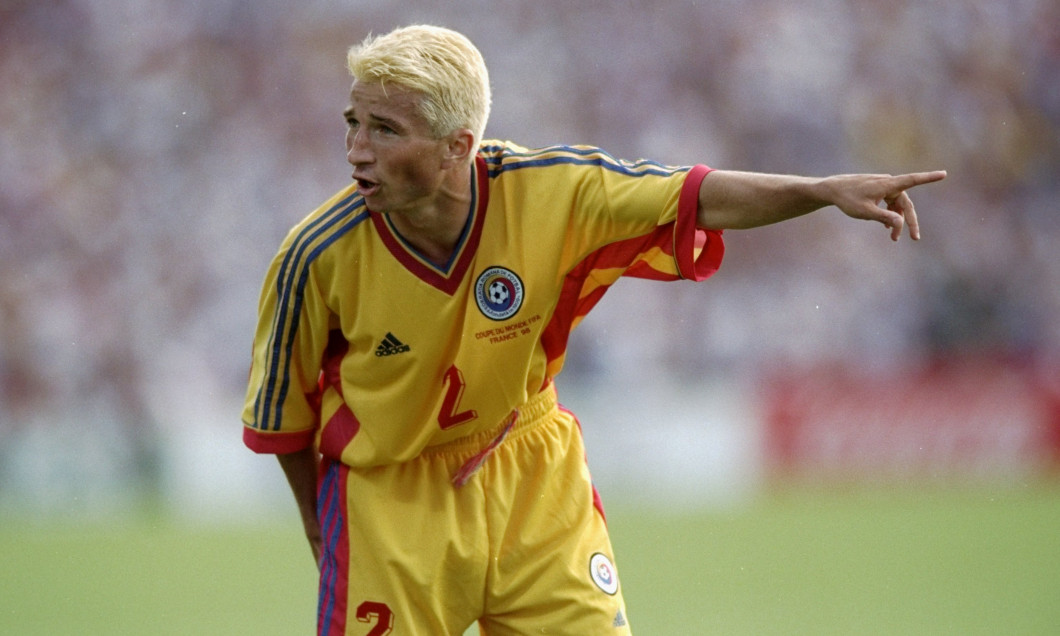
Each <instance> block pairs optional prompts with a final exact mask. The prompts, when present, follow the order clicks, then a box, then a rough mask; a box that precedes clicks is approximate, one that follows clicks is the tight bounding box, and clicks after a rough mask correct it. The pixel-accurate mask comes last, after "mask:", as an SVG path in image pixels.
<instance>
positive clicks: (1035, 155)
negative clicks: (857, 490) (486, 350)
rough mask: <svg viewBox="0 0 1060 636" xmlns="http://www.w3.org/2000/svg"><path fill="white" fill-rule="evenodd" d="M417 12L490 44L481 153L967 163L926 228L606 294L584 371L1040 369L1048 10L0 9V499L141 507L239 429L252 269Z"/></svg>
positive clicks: (854, 236)
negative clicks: (937, 363) (366, 65)
mask: <svg viewBox="0 0 1060 636" xmlns="http://www.w3.org/2000/svg"><path fill="white" fill-rule="evenodd" d="M414 22H433V23H438V24H442V25H445V26H450V27H453V28H456V29H458V30H461V31H463V32H464V33H466V34H467V35H468V36H470V37H471V38H472V40H474V41H475V42H476V43H477V44H478V45H479V47H480V49H481V50H482V52H483V54H484V56H485V58H486V61H487V64H488V65H489V67H490V70H491V78H492V84H493V88H494V107H493V116H492V119H491V122H490V125H489V127H488V129H487V135H488V136H491V137H499V138H508V139H512V140H514V141H517V142H519V143H522V144H524V145H530V146H540V145H547V144H554V143H584V144H592V145H597V146H601V147H603V148H605V149H606V150H608V151H609V152H611V153H612V154H614V155H616V156H620V157H624V158H628V159H635V158H639V157H648V158H651V159H656V160H659V161H663V162H665V163H671V164H687V163H706V164H708V165H711V166H714V167H719V168H730V169H741V170H757V171H767V172H793V173H799V174H807V175H825V174H831V173H837V172H854V171H857V172H861V171H872V172H892V173H897V172H907V171H918V170H932V169H946V170H948V171H949V178H948V179H947V180H946V181H944V182H943V183H941V184H937V185H933V186H929V187H927V188H923V189H921V190H919V191H914V192H913V193H912V194H913V198H914V201H915V202H916V204H917V209H918V210H919V212H920V219H921V226H922V230H923V234H924V239H923V240H922V241H921V242H919V243H917V244H913V243H912V242H911V241H909V240H908V238H907V237H906V238H904V239H903V240H902V241H901V242H899V244H897V245H894V244H892V243H891V242H890V241H889V240H888V238H887V232H886V230H884V229H883V228H881V227H879V226H875V225H869V224H859V223H857V222H854V221H850V220H848V219H845V218H844V217H842V215H841V214H839V213H838V212H837V211H835V210H834V209H832V210H829V211H826V212H822V213H820V214H816V215H812V216H810V217H807V218H803V219H799V220H796V221H793V222H790V223H785V224H783V225H780V226H775V227H770V228H764V229H760V230H754V231H749V232H730V233H728V234H727V235H726V244H727V250H728V252H727V258H726V262H725V264H724V265H723V267H722V270H721V272H720V273H719V274H718V275H717V276H716V277H715V278H713V279H711V280H710V281H708V282H706V283H703V284H700V285H698V286H692V285H689V284H674V285H658V284H655V285H644V284H639V283H637V282H631V283H630V284H629V285H624V286H623V285H620V286H619V288H617V289H616V290H615V291H614V292H612V296H613V297H609V298H608V299H606V300H605V301H604V303H602V304H601V306H600V307H599V308H598V312H597V314H594V315H593V316H591V317H590V319H589V320H587V321H586V323H585V324H584V325H583V328H582V329H581V330H580V332H579V334H577V335H576V337H575V340H574V342H573V344H572V347H573V351H572V355H571V358H570V362H569V365H568V369H567V371H565V373H566V374H569V375H571V376H572V378H573V379H576V380H577V379H595V380H596V381H600V380H603V381H605V382H612V381H613V382H623V381H629V379H630V378H636V377H638V376H641V377H643V376H644V375H645V374H647V375H650V377H652V378H654V379H657V380H658V381H663V380H662V379H663V378H667V377H683V378H685V379H688V378H698V377H703V378H708V377H709V378H717V377H740V378H750V379H751V380H750V381H752V382H753V380H754V378H756V377H758V376H759V375H760V374H762V373H764V372H766V371H771V370H775V369H777V368H778V367H784V366H788V367H791V368H797V367H798V366H800V365H809V364H818V363H821V362H826V363H836V364H840V365H845V366H849V367H851V368H861V369H864V368H878V369H883V370H891V371H893V370H895V369H898V370H901V369H905V368H909V367H911V366H913V367H915V366H917V365H923V364H929V363H931V361H934V360H939V359H962V358H965V357H974V358H977V359H982V357H984V356H987V357H989V358H990V359H1004V360H1017V361H1019V363H1020V364H1026V365H1032V366H1036V367H1040V368H1043V369H1050V368H1052V369H1055V368H1056V361H1057V359H1058V354H1060V258H1058V257H1057V247H1058V246H1060V215H1058V214H1057V212H1058V203H1057V201H1058V200H1060V178H1058V177H1060V4H1058V3H1057V2H1056V1H1055V0H966V1H964V2H942V1H941V0H938V1H935V0H890V1H888V2H878V1H876V0H847V1H843V0H809V1H807V2H801V3H791V2H786V1H782V0H739V1H737V0H717V1H708V0H699V1H696V0H665V1H662V2H659V1H652V2H649V1H639V0H578V1H576V2H572V1H570V0H534V1H533V2H515V1H508V0H491V1H489V2H487V1H484V0H465V1H462V2H456V3H435V2H427V1H423V0H420V1H416V0H409V1H406V2H400V3H397V2H385V1H381V0H356V1H353V0H350V1H346V2H339V1H331V0H309V1H306V2H298V3H290V2H283V1H280V0H259V1H256V2H249V1H241V0H157V1H154V2H139V1H138V0H0V136H2V143H0V502H8V503H12V502H13V503H15V504H22V503H26V502H31V503H32V505H33V506H39V507H43V508H46V509H47V508H49V507H51V508H55V509H65V508H68V507H70V506H71V505H74V507H76V504H71V500H79V499H84V500H86V501H89V500H91V501H95V500H94V499H93V498H94V497H96V498H98V497H104V498H106V495H105V494H104V495H99V494H98V493H97V494H93V493H95V492H96V491H95V490H93V489H92V487H91V486H89V484H93V483H111V484H120V485H121V487H120V488H111V489H109V490H108V489H107V488H103V489H102V490H100V492H103V493H107V492H112V491H115V490H120V491H121V492H123V493H128V492H129V490H130V489H131V490H133V491H136V492H143V493H152V492H156V491H158V490H159V489H160V488H163V487H164V484H163V483H162V482H163V481H164V480H165V479H166V477H165V474H164V469H163V468H160V467H164V466H165V462H164V461H163V458H164V457H165V456H166V454H167V453H169V452H172V450H173V448H179V447H180V444H192V445H194V444H195V443H196V440H199V443H201V444H206V443H207V442H208V441H209V443H214V441H216V440H218V439H225V440H228V443H231V444H233V445H238V443H239V438H240V435H241V428H240V424H239V410H240V402H241V399H242V393H243V390H244V384H245V380H246V374H247V367H248V361H249V353H250V343H251V336H252V331H253V327H254V323H255V312H256V304H257V298H258V293H259V290H260V285H261V280H262V276H263V273H264V268H265V266H266V264H267V263H268V261H269V260H270V258H271V257H272V255H273V253H274V251H275V249H276V247H277V246H278V244H279V242H280V240H281V239H282V237H283V235H284V234H285V233H286V231H287V229H288V228H289V227H290V226H291V225H292V224H293V223H295V222H296V221H297V220H298V219H300V218H301V217H302V216H304V215H305V214H307V213H308V212H309V211H311V210H312V209H313V208H314V207H316V206H317V205H318V204H319V203H321V202H322V201H323V200H324V199H325V198H326V197H327V196H329V195H330V194H331V193H333V192H334V191H336V190H338V189H339V188H341V187H343V186H344V185H345V184H346V183H347V182H348V179H349V170H348V167H347V166H346V164H345V157H344V149H343V134H344V125H343V120H342V109H343V107H344V106H345V102H346V98H347V91H348V88H349V78H348V76H347V74H346V71H345V69H344V55H345V50H346V48H347V47H348V46H349V45H350V44H352V43H354V42H357V41H359V40H360V39H362V38H363V37H364V36H365V35H367V34H368V33H369V32H376V33H380V32H385V31H388V30H390V29H391V28H393V27H396V26H401V25H404V24H409V23H414ZM642 382H643V380H642ZM248 452H249V451H248ZM218 461H219V462H222V461H223V460H218ZM91 501H89V503H85V504H84V505H86V506H87V505H90V503H91Z"/></svg>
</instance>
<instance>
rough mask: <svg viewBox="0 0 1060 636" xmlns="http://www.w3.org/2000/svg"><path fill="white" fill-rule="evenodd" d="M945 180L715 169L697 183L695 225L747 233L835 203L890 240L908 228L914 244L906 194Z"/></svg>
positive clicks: (933, 175)
mask: <svg viewBox="0 0 1060 636" xmlns="http://www.w3.org/2000/svg"><path fill="white" fill-rule="evenodd" d="M945 177H946V172H945V171H941V170H940V171H936V172H918V173H911V174H904V175H898V176H891V175H881V174H849V175H834V176H831V177H822V178H817V177H800V176H791V175H776V174H761V173H755V172H737V171H729V170H715V171H713V172H711V173H710V174H708V175H707V176H706V178H704V179H703V183H702V184H701V185H700V188H699V211H698V215H697V223H698V225H699V226H700V227H702V228H704V229H710V230H723V229H748V228H753V227H761V226H763V225H770V224H773V223H779V222H781V221H786V220H788V219H793V218H795V217H799V216H802V215H804V214H808V213H810V212H813V211H815V210H818V209H820V208H823V207H825V206H829V205H834V206H836V207H838V208H839V209H840V210H842V212H843V213H844V214H846V215H847V216H849V217H852V218H856V219H864V220H869V221H877V222H879V223H882V224H883V225H885V226H886V227H888V228H890V230H891V239H892V240H898V237H899V235H900V234H901V232H902V227H903V226H904V225H906V224H908V225H909V235H910V236H911V237H912V238H913V239H914V240H915V239H919V238H920V228H919V225H918V224H917V218H916V211H915V209H914V208H913V203H912V201H911V200H910V199H909V196H908V195H907V194H906V190H908V189H910V188H913V187H915V186H918V185H923V184H926V183H932V182H935V181H940V180H942V179H944V178H945ZM881 202H883V203H885V204H886V207H885V208H884V207H881V206H880V203H881Z"/></svg>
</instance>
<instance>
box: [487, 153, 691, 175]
mask: <svg viewBox="0 0 1060 636" xmlns="http://www.w3.org/2000/svg"><path fill="white" fill-rule="evenodd" d="M483 150H484V151H485V152H486V153H488V154H486V156H485V160H486V165H487V166H488V169H489V175H490V177H496V176H498V175H499V174H501V173H503V172H509V171H512V170H522V169H524V168H544V167H548V166H555V165H563V164H566V165H578V166H598V167H600V168H603V169H605V170H610V171H612V172H617V173H619V174H624V175H628V176H631V177H642V176H649V175H650V176H660V177H666V176H670V175H672V174H675V173H678V172H687V171H688V167H673V166H667V165H664V164H661V163H659V162H657V161H651V160H648V159H640V160H637V161H621V160H618V159H615V158H614V157H612V156H611V155H610V154H608V153H607V152H605V151H603V150H601V149H599V148H594V147H590V146H583V147H576V146H551V147H548V148H541V149H539V150H534V151H531V152H526V153H511V152H508V153H505V152H503V151H504V147H503V146H498V145H491V146H484V147H483ZM557 153H558V154H557ZM506 160H507V161H506Z"/></svg>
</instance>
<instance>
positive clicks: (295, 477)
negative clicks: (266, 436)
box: [276, 447, 322, 567]
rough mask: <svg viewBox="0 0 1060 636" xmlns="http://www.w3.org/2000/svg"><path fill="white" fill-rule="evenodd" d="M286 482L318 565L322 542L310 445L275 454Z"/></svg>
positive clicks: (313, 456)
mask: <svg viewBox="0 0 1060 636" xmlns="http://www.w3.org/2000/svg"><path fill="white" fill-rule="evenodd" d="M276 459H278V460H279V462H280V466H281V467H282V468H283V473H284V475H286V476H287V483H288V484H290V485H291V492H293V493H294V499H295V502H296V503H297V504H298V512H299V514H300V515H301V517H302V526H303V527H304V528H305V535H306V539H308V540H309V547H310V549H311V550H312V551H313V559H314V560H316V562H317V567H319V566H320V555H321V550H322V543H321V539H320V521H319V520H318V518H317V462H318V461H319V460H318V459H317V454H316V450H314V449H313V448H312V447H309V448H306V449H303V450H300V451H296V452H294V453H286V454H282V455H277V456H276Z"/></svg>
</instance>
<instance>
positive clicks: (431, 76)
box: [346, 25, 491, 143]
mask: <svg viewBox="0 0 1060 636" xmlns="http://www.w3.org/2000/svg"><path fill="white" fill-rule="evenodd" d="M346 67H347V68H348V69H349V71H350V74H351V75H353V77H354V78H355V79H356V80H357V81H363V82H379V83H381V84H382V85H383V86H384V88H385V87H386V85H387V84H388V83H394V84H397V85H400V86H402V87H404V88H408V89H412V90H415V91H417V92H419V93H421V94H422V95H423V99H422V100H421V102H420V113H421V114H422V115H423V117H424V118H425V119H426V120H427V123H428V125H429V126H430V128H431V131H432V132H433V133H434V134H435V135H436V136H438V137H439V138H441V137H444V136H445V135H448V134H449V133H451V132H453V131H454V130H457V129H459V128H468V129H470V130H471V132H472V133H474V135H475V142H476V143H477V142H479V141H481V140H482V136H483V134H484V132H485V129H486V120H487V119H488V118H489V112H490V100H491V97H490V84H489V73H488V72H487V71H486V63H485V61H484V60H483V59H482V54H481V53H479V50H478V49H477V48H475V45H474V44H472V43H471V40H469V39H467V37H465V36H464V35H462V34H460V33H457V32H456V31H452V30H450V29H446V28H443V27H437V26H429V25H413V26H407V27H403V28H400V29H396V30H394V31H391V32H390V33H387V34H386V35H381V36H378V37H376V36H372V35H369V36H368V37H367V38H365V40H364V41H363V42H361V43H360V44H357V45H354V46H352V47H350V49H349V51H348V52H347V54H346Z"/></svg>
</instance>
